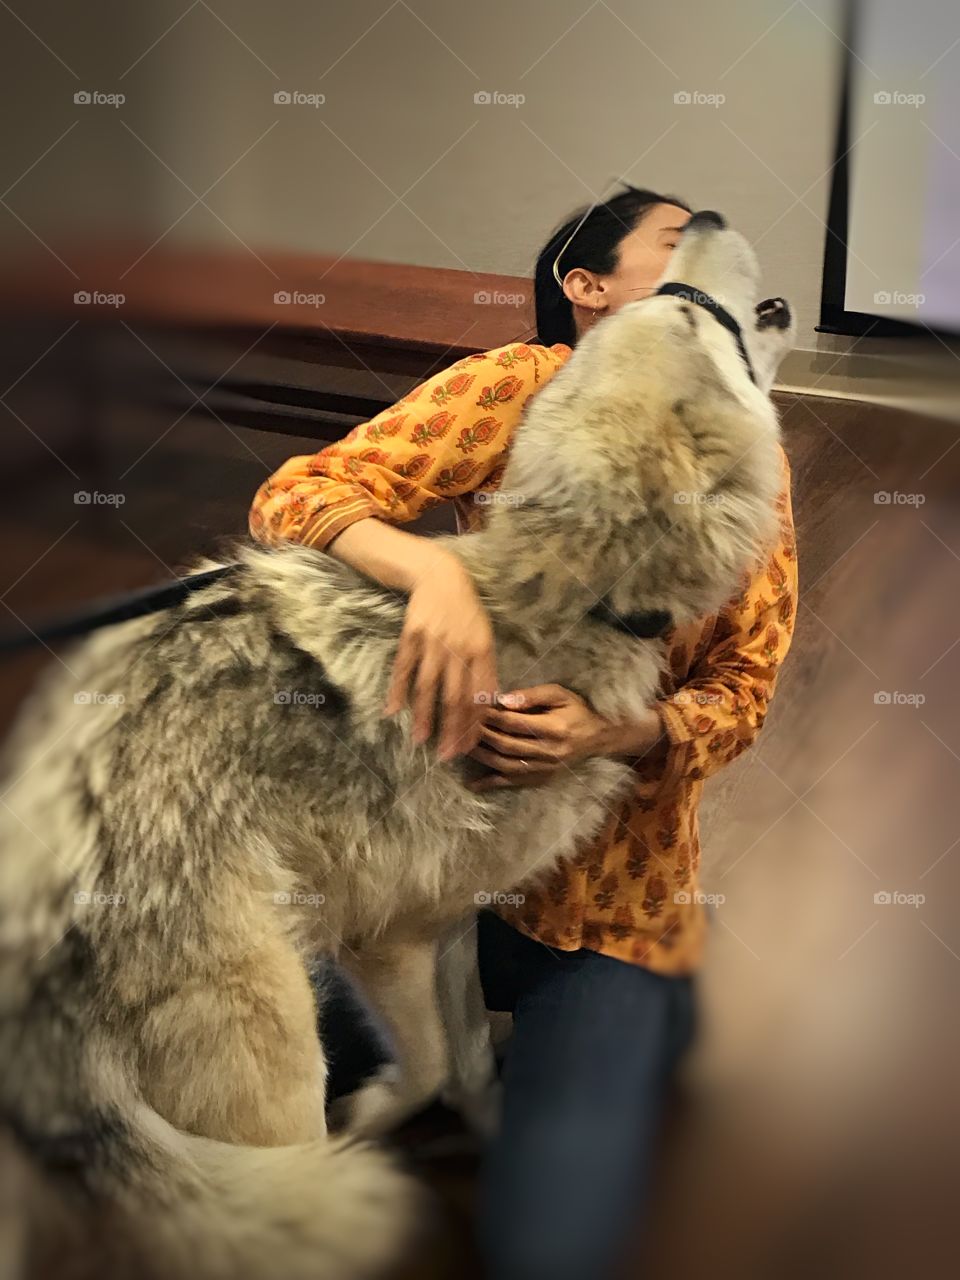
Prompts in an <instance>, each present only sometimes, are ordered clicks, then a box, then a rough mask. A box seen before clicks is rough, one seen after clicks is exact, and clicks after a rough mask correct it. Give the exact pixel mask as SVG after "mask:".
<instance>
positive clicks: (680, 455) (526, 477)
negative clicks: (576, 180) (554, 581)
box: [489, 213, 792, 622]
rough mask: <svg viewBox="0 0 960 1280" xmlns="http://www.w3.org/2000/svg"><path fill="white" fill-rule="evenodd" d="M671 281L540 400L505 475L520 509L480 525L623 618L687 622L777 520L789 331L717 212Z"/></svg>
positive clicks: (588, 339) (506, 553)
mask: <svg viewBox="0 0 960 1280" xmlns="http://www.w3.org/2000/svg"><path fill="white" fill-rule="evenodd" d="M665 282H675V283H677V284H678V285H680V284H682V285H684V286H686V292H687V296H686V297H681V296H677V295H676V294H665V295H662V296H659V297H650V298H645V299H643V300H640V301H637V302H631V303H628V304H627V305H626V306H624V307H621V308H619V310H617V311H616V312H614V313H612V314H611V315H610V316H608V317H606V318H605V319H603V320H602V321H600V323H598V324H596V325H594V326H592V327H591V328H590V330H588V332H587V333H585V334H584V335H583V337H582V338H581V339H580V340H579V342H578V343H577V348H576V350H575V351H574V353H573V355H572V357H571V358H570V360H569V361H568V363H567V364H566V366H565V367H564V368H563V369H561V370H560V371H559V372H558V373H557V374H556V375H555V376H554V378H553V379H552V380H551V381H550V383H549V384H548V385H547V386H546V387H544V388H543V389H542V390H541V391H539V392H538V393H537V395H536V396H535V397H534V398H533V400H532V402H531V405H530V407H529V409H528V410H527V411H526V415H525V418H524V421H523V422H522V423H521V425H520V428H519V430H518V432H517V436H516V440H515V441H514V444H513V447H512V450H511V455H510V460H509V462H508V465H507V469H506V471H505V473H504V477H503V486H502V489H503V492H504V495H505V497H506V498H510V497H515V498H516V505H515V506H513V507H510V508H504V509H499V510H496V509H495V510H494V511H493V512H491V516H490V530H489V532H490V533H491V534H492V535H493V536H494V537H501V538H502V540H503V546H502V551H501V560H502V562H503V563H504V564H506V563H507V562H508V560H509V558H510V556H511V555H513V556H514V557H515V558H516V559H517V561H518V564H517V567H516V573H518V574H519V573H520V572H521V571H523V572H527V571H528V570H529V566H530V565H535V566H536V568H535V570H531V571H529V572H527V576H528V577H529V578H531V579H537V578H539V577H540V576H542V577H543V578H544V579H547V578H550V577H558V578H560V579H562V577H563V574H562V573H561V572H560V570H561V569H562V568H564V567H566V568H567V569H568V579H570V580H572V581H573V590H574V592H576V585H577V584H578V583H580V584H589V586H590V588H592V590H593V592H595V594H596V596H599V597H601V598H602V599H603V601H604V602H605V603H606V604H608V605H609V607H610V608H612V609H613V611H614V612H615V613H616V614H617V615H618V616H621V617H624V616H627V615H629V614H638V613H644V612H646V613H649V614H650V615H651V616H654V615H656V617H670V618H671V619H672V620H673V621H674V622H681V621H683V620H686V619H690V618H693V617H699V616H703V614H705V613H706V612H709V610H710V609H712V608H714V607H716V606H717V605H718V604H719V603H722V601H723V600H724V599H725V598H727V596H728V595H729V593H730V591H731V590H732V588H733V585H734V584H735V581H736V573H738V572H740V571H741V570H742V569H743V568H744V567H745V566H746V565H747V564H748V563H749V561H750V557H751V556H752V555H753V554H754V553H755V552H756V551H757V550H758V549H759V548H761V547H763V546H764V545H765V543H766V541H767V540H768V538H769V537H770V536H771V534H772V532H773V530H774V528H775V524H776V519H775V511H774V501H775V499H776V496H777V494H778V492H779V488H780V485H781V483H782V472H781V455H780V449H779V425H778V422H777V416H776V413H775V412H774V410H773V407H772V405H771V404H770V401H769V397H768V395H767V392H768V391H769V388H770V384H771V383H772V380H773V376H774V374H775V372H776V369H777V366H778V364H779V362H780V358H781V356H782V354H783V352H784V351H785V350H786V349H787V347H788V346H789V343H790V337H791V333H792V328H791V322H790V309H789V307H788V306H787V304H786V303H785V302H783V301H782V300H781V299H774V300H769V301H761V300H760V287H761V286H760V270H759V267H758V264H757V259H756V255H755V254H754V252H753V250H752V248H751V247H750V245H749V244H748V243H747V241H746V240H745V239H744V238H743V236H741V235H740V234H739V233H738V232H736V231H733V230H732V229H730V228H729V227H727V225H726V223H725V221H724V219H723V218H722V217H721V216H720V215H719V214H716V213H700V214H696V215H695V216H694V217H693V218H691V220H690V222H689V223H688V224H687V227H686V229H685V230H684V234H683V238H682V241H681V244H680V246H679V247H678V249H677V250H676V251H675V252H674V254H673V256H672V258H671V261H670V266H669V271H668V273H667V274H666V275H665V276H664V281H663V282H662V283H665ZM698 293H699V294H702V300H701V301H700V302H698V301H697V300H696V296H695V295H696V294H698ZM691 298H692V299H693V300H691ZM714 303H716V304H719V306H720V307H721V308H722V309H723V312H724V313H725V315H724V317H722V318H720V319H718V317H717V309H716V306H714V305H713V304H714ZM726 316H730V317H732V318H733V322H735V323H734V324H733V325H732V328H733V330H734V332H731V322H730V320H729V319H727V318H726ZM737 329H739V331H740V334H741V337H742V341H743V345H744V347H745V349H746V352H747V355H748V356H749V361H750V365H751V366H752V367H753V370H754V372H755V376H756V386H755V385H754V384H753V382H751V379H750V373H749V371H748V367H747V364H746V362H745V361H744V360H743V358H742V357H741V354H740V352H739V349H738V344H737V336H736V332H735V331H736V330H737ZM525 535H528V536H525ZM520 538H524V542H525V545H524V550H523V554H522V555H521V554H519V553H518V552H517V547H518V546H519V545H520V542H519V539H520ZM508 572H509V573H513V572H514V570H513V569H512V568H511V569H510V570H509V571H508ZM725 593H726V594H725ZM518 598H519V595H518Z"/></svg>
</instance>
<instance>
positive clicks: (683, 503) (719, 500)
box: [673, 489, 726, 507]
mask: <svg viewBox="0 0 960 1280" xmlns="http://www.w3.org/2000/svg"><path fill="white" fill-rule="evenodd" d="M673 501H674V502H675V503H676V504H677V506H680V507H722V506H723V504H724V503H725V502H726V498H725V496H724V495H723V494H722V493H696V492H695V491H694V490H692V489H681V490H679V492H677V493H675V494H674V495H673Z"/></svg>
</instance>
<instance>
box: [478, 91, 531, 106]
mask: <svg viewBox="0 0 960 1280" xmlns="http://www.w3.org/2000/svg"><path fill="white" fill-rule="evenodd" d="M526 100H527V96H526V94H524V93H501V92H500V91H499V90H496V89H495V90H493V91H492V92H491V91H490V90H487V89H480V90H479V91H478V92H477V93H475V94H474V95H473V101H474V104H475V105H476V106H478V107H522V106H523V104H524V103H525V102H526Z"/></svg>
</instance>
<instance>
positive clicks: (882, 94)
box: [873, 89, 927, 108]
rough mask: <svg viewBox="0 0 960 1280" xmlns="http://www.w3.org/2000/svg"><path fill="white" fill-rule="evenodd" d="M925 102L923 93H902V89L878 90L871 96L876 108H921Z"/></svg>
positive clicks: (925, 97) (925, 98) (925, 96)
mask: <svg viewBox="0 0 960 1280" xmlns="http://www.w3.org/2000/svg"><path fill="white" fill-rule="evenodd" d="M926 100H927V95H926V94H925V93H904V92H903V90H902V89H878V90H877V92H876V93H875V94H874V95H873V101H874V105H875V106H878V107H914V108H916V107H922V106H923V104H924V103H925V102H926Z"/></svg>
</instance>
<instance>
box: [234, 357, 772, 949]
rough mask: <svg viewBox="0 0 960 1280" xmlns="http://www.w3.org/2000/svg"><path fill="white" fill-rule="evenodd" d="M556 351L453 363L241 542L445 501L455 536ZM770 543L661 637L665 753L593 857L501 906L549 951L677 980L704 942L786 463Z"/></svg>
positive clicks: (766, 660) (317, 543)
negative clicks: (723, 801)
mask: <svg viewBox="0 0 960 1280" xmlns="http://www.w3.org/2000/svg"><path fill="white" fill-rule="evenodd" d="M570 355H571V348H570V347H568V346H566V345H564V344H562V343H558V344H556V345H555V346H552V347H543V346H540V345H538V344H535V343H530V344H528V343H522V342H520V343H511V344H510V345H508V346H505V347H500V348H498V349H496V350H493V351H486V352H481V353H479V354H477V355H472V356H467V357H466V358H465V359H463V360H459V361H458V362H457V363H456V364H454V365H452V366H451V367H450V368H448V369H446V370H444V371H443V372H441V373H438V374H435V375H434V376H433V377H432V378H428V379H427V380H426V381H425V382H423V383H421V384H420V385H419V386H417V387H414V389H413V390H412V391H410V392H409V394H407V395H405V396H404V397H403V399H401V400H399V401H398V402H397V403H396V404H395V405H394V406H392V407H391V408H389V409H386V410H384V411H383V412H382V413H379V414H377V416H376V417H375V418H372V419H371V420H370V421H369V422H366V423H363V424H361V425H360V426H358V427H355V428H354V429H353V430H352V431H351V432H350V434H349V435H348V436H346V437H345V438H344V439H343V440H341V441H339V442H338V443H336V444H332V445H330V446H329V447H328V448H326V449H321V450H320V452H319V453H316V454H310V455H305V456H299V457H294V458H290V459H288V461H287V462H285V463H284V464H283V466H281V467H280V468H279V470H278V471H276V472H275V473H274V474H273V475H272V476H271V477H270V478H269V479H268V480H267V481H266V482H265V483H264V484H263V485H261V487H260V489H259V490H258V491H257V494H256V496H255V498H254V500H253V505H252V508H251V511H250V532H251V534H252V536H253V537H254V538H256V539H257V540H259V541H261V542H263V543H267V544H276V543H278V542H281V541H284V540H293V541H296V542H301V543H304V544H306V545H308V546H313V547H318V548H324V547H326V546H327V545H328V544H329V543H330V541H331V540H332V539H333V538H334V536H335V535H336V534H338V533H339V532H340V531H341V530H342V529H344V528H346V527H347V526H348V525H350V524H353V523H354V522H355V521H357V520H362V519H364V518H365V517H369V516H375V517H377V518H379V519H383V520H388V521H391V522H396V523H402V522H404V521H408V520H413V519H415V518H416V517H417V516H419V515H422V514H423V512H425V511H427V510H429V509H430V508H431V507H433V506H436V505H438V504H439V503H442V502H448V501H452V502H453V503H454V504H455V507H456V511H457V518H458V526H459V527H460V529H461V530H462V529H464V528H468V529H472V528H477V527H479V526H480V525H482V523H483V515H484V512H485V510H486V504H485V503H484V501H483V498H482V497H479V498H478V495H483V494H486V493H489V492H492V491H494V490H495V489H496V488H497V487H498V485H499V483H500V480H501V478H502V475H503V471H504V467H505V465H506V458H507V454H508V451H509V448H510V442H511V440H512V438H513V433H514V431H515V430H516V428H517V425H518V423H519V421H520V416H521V413H522V411H523V408H524V405H525V404H526V403H527V401H528V400H529V399H530V397H531V396H532V395H534V394H535V393H536V391H537V390H538V388H539V387H541V386H543V385H544V384H545V383H547V382H548V381H549V380H550V378H551V377H552V376H553V375H554V374H555V373H556V372H557V370H558V369H559V368H561V367H562V365H563V364H564V362H565V361H566V360H568V359H569V357H570ZM783 469H784V487H783V492H782V494H781V496H780V499H779V504H778V505H779V515H780V529H779V536H778V538H777V540H776V544H775V545H772V546H771V547H770V548H769V551H768V552H767V553H765V555H764V556H763V557H761V559H760V560H759V561H758V562H757V563H756V564H755V565H754V566H753V567H752V569H751V570H750V572H748V573H745V574H744V576H743V579H742V582H741V586H740V591H739V593H738V594H737V595H736V596H735V597H734V598H733V599H732V600H730V601H729V602H728V603H727V604H726V605H725V606H724V607H723V608H722V609H721V610H720V611H719V613H717V614H713V615H711V616H710V617H707V618H704V619H702V620H701V621H699V622H697V623H695V624H694V625H692V626H688V627H685V628H683V629H678V630H674V631H673V632H671V633H669V634H668V636H667V643H668V647H669V661H668V668H669V670H668V674H667V675H666V676H665V677H664V681H663V685H662V688H661V691H660V699H659V701H658V702H657V710H658V712H659V714H660V717H661V721H662V723H663V727H664V730H665V733H666V736H667V741H668V746H667V751H666V755H665V757H663V756H661V758H660V760H659V762H658V763H657V764H655V765H654V764H652V763H646V764H645V763H644V762H642V761H640V762H638V763H637V765H636V766H635V772H636V786H635V787H634V788H633V790H632V791H631V793H630V794H629V795H628V796H627V798H626V799H625V800H624V801H623V802H622V803H621V804H620V806H619V807H618V808H616V811H611V814H610V819H609V821H608V823H607V824H606V826H605V828H604V830H603V832H602V833H601V835H600V837H599V838H598V839H597V840H596V841H595V843H594V845H593V847H592V848H591V849H589V850H587V851H586V852H585V854H584V856H583V857H581V858H580V859H579V860H578V861H577V862H576V863H575V864H573V863H571V864H567V865H565V866H562V867H560V868H557V869H556V870H555V871H553V872H551V873H550V874H549V876H548V877H546V878H543V877H540V878H539V879H538V880H536V881H534V882H532V883H531V884H529V885H526V886H523V893H524V896H525V901H524V902H523V904H522V905H521V906H517V905H512V906H509V907H507V906H504V907H501V908H499V911H500V914H501V915H502V916H503V917H504V918H505V919H507V920H509V921H510V923H511V924H513V925H514V926H515V927H516V928H518V929H520V930H522V931H523V932H524V933H526V934H528V935H529V936H531V937H534V938H538V939H539V940H540V941H542V942H544V943H546V944H547V945H548V946H552V947H557V948H559V949H560V950H565V951H567V950H575V949H576V948H579V947H587V948H589V949H591V950H594V951H600V952H603V953H605V954H606V955H610V956H614V957H616V958H618V959H620V960H626V961H628V962H631V963H634V964H640V965H643V966H645V967H647V968H649V969H652V970H655V971H656V972H658V973H664V974H686V973H692V972H693V971H694V970H696V969H697V968H698V967H699V965H700V962H701V959H702V952H703V945H704V940H705V933H706V916H705V911H704V906H703V901H702V898H703V895H702V894H701V892H700V890H699V888H698V877H699V869H700V839H699V830H698V825H697V808H698V804H699V800H700V795H701V792H702V790H703V784H704V781H705V780H706V779H707V778H709V777H710V776H711V774H714V773H716V772H717V770H718V769H720V768H722V766H723V765H725V764H727V763H728V762H729V761H731V760H733V759H735V758H736V757H737V756H738V755H739V754H740V753H741V752H742V751H744V750H746V748H747V747H749V746H750V744H751V743H752V742H753V740H754V739H755V738H756V736H757V734H758V732H759V731H760V728H761V726H762V725H763V722H764V719H765V718H766V714H767V708H768V706H769V702H770V698H771V697H772V695H773V691H774V686H775V684H776V678H777V671H778V668H779V666H780V663H781V662H782V661H783V659H784V657H785V656H786V653H787V650H788V649H789V647H790V640H791V637H792V634H793V625H794V615H795V613H796V602H797V555H796V544H795V541H794V531H793V518H792V512H791V502H790V471H789V466H788V463H787V460H786V456H785V455H784V457H783Z"/></svg>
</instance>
